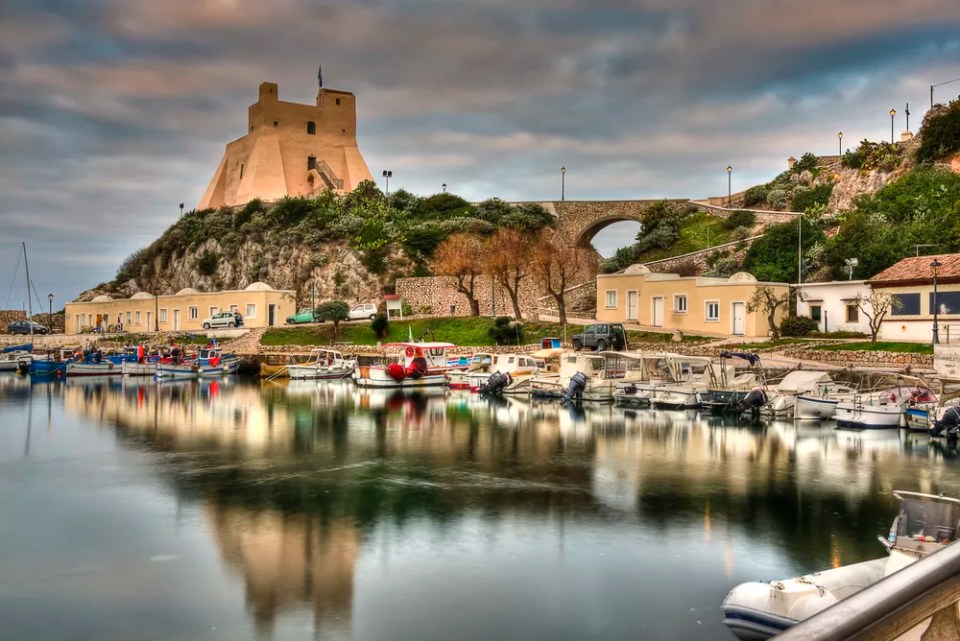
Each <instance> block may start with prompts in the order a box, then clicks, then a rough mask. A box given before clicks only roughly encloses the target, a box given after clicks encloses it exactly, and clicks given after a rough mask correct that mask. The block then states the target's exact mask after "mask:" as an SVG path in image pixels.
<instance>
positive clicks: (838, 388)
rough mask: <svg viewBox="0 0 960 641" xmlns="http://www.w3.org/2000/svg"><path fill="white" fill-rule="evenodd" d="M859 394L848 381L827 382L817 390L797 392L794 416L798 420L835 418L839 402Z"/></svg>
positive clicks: (851, 398)
mask: <svg viewBox="0 0 960 641" xmlns="http://www.w3.org/2000/svg"><path fill="white" fill-rule="evenodd" d="M858 394H859V392H858V390H857V388H855V387H853V386H852V385H847V384H846V383H837V382H833V383H825V384H822V385H818V386H817V389H816V390H811V391H810V392H806V393H803V394H797V399H796V401H795V402H794V407H793V417H794V418H795V419H796V420H798V421H826V420H829V419H831V418H833V414H834V412H836V410H837V404H838V403H840V402H841V401H849V400H853V399H854V398H855V397H856V396H857V395H858Z"/></svg>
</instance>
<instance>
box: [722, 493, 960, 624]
mask: <svg viewBox="0 0 960 641" xmlns="http://www.w3.org/2000/svg"><path fill="white" fill-rule="evenodd" d="M893 495H894V496H896V497H897V498H898V499H899V500H900V510H899V513H898V514H897V517H896V518H895V519H894V520H893V526H892V527H891V528H890V534H889V535H888V536H887V538H886V539H884V538H882V537H878V538H879V539H880V542H881V543H882V544H883V545H884V547H885V548H886V549H887V551H888V553H889V556H887V557H882V558H879V559H875V560H873V561H865V562H863V563H856V564H853V565H846V566H842V567H839V568H833V569H830V570H824V571H822V572H814V573H812V574H806V575H803V576H799V577H796V578H792V579H784V580H780V581H770V582H750V583H743V584H741V585H738V586H737V587H735V588H733V590H731V591H730V593H729V594H727V597H726V598H725V599H724V600H723V605H722V606H721V608H720V609H721V611H722V612H723V622H724V624H726V625H727V627H729V628H730V630H731V631H732V632H733V633H734V634H735V635H737V637H739V638H740V639H744V641H755V640H762V639H769V638H770V637H772V636H774V635H777V634H780V633H781V632H783V631H784V630H786V629H787V628H790V627H792V626H794V625H796V624H797V623H799V622H800V621H803V620H804V619H807V618H809V617H811V616H813V615H814V614H817V613H818V612H820V611H822V610H824V609H826V608H828V607H830V606H831V605H833V604H834V603H836V602H838V601H841V600H843V599H845V598H847V597H849V596H851V595H852V594H856V593H857V592H859V591H860V590H863V589H864V588H866V587H868V586H870V585H872V584H874V583H876V582H877V581H879V580H880V579H882V578H884V577H886V576H889V575H890V574H893V573H894V572H896V571H898V570H900V569H901V568H903V567H905V566H907V565H909V564H911V563H913V562H915V561H916V560H918V559H920V558H923V557H924V556H928V555H930V554H933V553H934V552H936V551H937V550H940V549H942V548H943V547H944V546H946V545H949V544H951V543H952V542H953V541H954V540H955V539H956V535H957V532H956V528H957V523H958V522H960V501H958V500H957V499H953V498H946V497H944V496H935V495H933V494H921V493H918V492H902V491H897V492H894V493H893Z"/></svg>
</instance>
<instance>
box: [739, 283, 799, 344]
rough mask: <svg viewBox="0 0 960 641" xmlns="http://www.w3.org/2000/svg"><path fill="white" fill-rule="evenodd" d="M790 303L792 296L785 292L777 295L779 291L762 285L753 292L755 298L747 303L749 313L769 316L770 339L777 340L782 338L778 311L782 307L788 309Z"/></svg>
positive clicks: (751, 298)
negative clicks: (778, 323)
mask: <svg viewBox="0 0 960 641" xmlns="http://www.w3.org/2000/svg"><path fill="white" fill-rule="evenodd" d="M789 301H790V294H789V293H788V292H784V293H782V294H780V295H779V296H778V295H777V291H776V290H775V289H774V288H773V287H770V286H769V285H761V286H760V287H757V289H756V291H754V292H753V296H751V297H750V300H749V301H747V311H748V312H750V313H753V312H762V313H764V314H766V315H767V325H768V326H769V327H770V338H772V339H774V340H776V339H778V338H780V326H779V325H777V311H778V310H779V309H780V308H781V307H786V305H787V303H788V302H789Z"/></svg>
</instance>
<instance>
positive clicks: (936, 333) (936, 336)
mask: <svg viewBox="0 0 960 641" xmlns="http://www.w3.org/2000/svg"><path fill="white" fill-rule="evenodd" d="M940 267H942V265H941V264H940V261H939V260H937V259H936V258H934V259H933V262H932V263H930V269H932V270H933V344H934V345H937V344H939V343H940V326H939V325H938V324H937V312H939V311H940V310H939V309H938V308H939V307H940V306H939V305H938V304H937V274H939V272H940Z"/></svg>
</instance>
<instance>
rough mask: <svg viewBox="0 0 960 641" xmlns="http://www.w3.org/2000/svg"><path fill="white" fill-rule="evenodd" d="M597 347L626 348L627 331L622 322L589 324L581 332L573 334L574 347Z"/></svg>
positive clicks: (597, 348)
mask: <svg viewBox="0 0 960 641" xmlns="http://www.w3.org/2000/svg"><path fill="white" fill-rule="evenodd" d="M584 348H586V349H595V350H597V351H600V352H602V351H604V350H607V349H616V350H620V349H626V348H627V333H626V331H624V329H623V325H621V324H620V323H597V324H595V325H587V327H586V329H584V330H583V333H581V334H574V335H573V349H575V350H577V351H579V350H581V349H584Z"/></svg>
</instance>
